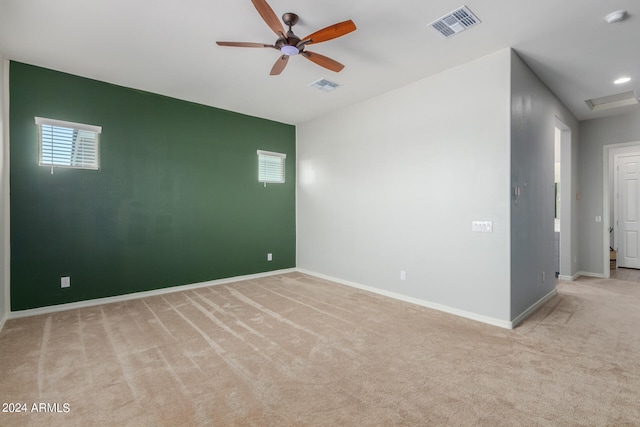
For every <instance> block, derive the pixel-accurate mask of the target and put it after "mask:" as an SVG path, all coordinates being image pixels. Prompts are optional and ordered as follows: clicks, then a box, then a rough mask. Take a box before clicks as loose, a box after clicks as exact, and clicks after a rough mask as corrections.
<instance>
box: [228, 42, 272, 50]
mask: <svg viewBox="0 0 640 427" xmlns="http://www.w3.org/2000/svg"><path fill="white" fill-rule="evenodd" d="M216 44H217V45H218V46H231V47H272V48H274V49H277V48H276V47H275V46H274V45H271V44H264V43H247V42H216Z"/></svg>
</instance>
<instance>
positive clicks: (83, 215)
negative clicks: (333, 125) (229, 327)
mask: <svg viewBox="0 0 640 427" xmlns="http://www.w3.org/2000/svg"><path fill="white" fill-rule="evenodd" d="M9 80H10V86H9V87H10V92H9V94H10V110H9V113H10V150H11V153H10V157H11V159H10V166H11V167H10V174H11V177H10V179H11V181H10V186H11V195H10V202H11V218H10V221H11V229H10V231H11V310H12V311H17V310H24V309H31V308H36V307H43V306H49V305H54V304H61V303H70V302H75V301H82V300H88V299H94V298H101V297H109V296H115V295H123V294H129V293H133V292H140V291H147V290H152V289H159V288H166V287H170V286H176V285H184V284H191V283H198V282H204V281H208V280H214V279H221V278H228V277H234V276H241V275H246V274H254V273H260V272H267V271H272V270H278V269H283V268H291V267H295V264H296V260H295V253H296V247H295V245H296V235H295V233H296V225H295V176H296V173H295V158H296V156H295V155H296V153H295V127H294V126H291V125H286V124H282V123H277V122H273V121H269V120H265V119H260V118H256V117H250V116H246V115H242V114H238V113H233V112H229V111H225V110H220V109H216V108H212V107H207V106H203V105H199V104H194V103H189V102H185V101H180V100H176V99H172V98H168V97H164V96H160V95H156V94H152V93H146V92H141V91H137V90H133V89H129V88H124V87H120V86H115V85H111V84H108V83H103V82H99V81H95V80H90V79H86V78H82V77H77V76H73V75H69V74H65V73H60V72H56V71H52V70H48V69H43V68H39V67H35V66H31V65H26V64H22V63H18V62H11V64H10V75H9ZM35 116H40V117H46V118H52V119H59V120H66V121H71V122H79V123H86V124H92V125H98V126H102V134H101V135H100V170H98V171H92V170H78V169H63V168H56V169H55V170H54V173H53V174H51V169H50V168H49V167H42V166H39V165H38V132H37V126H36V124H35V122H34V117H35ZM256 150H268V151H276V152H281V153H286V154H287V160H286V163H285V164H286V177H287V182H286V183H284V184H268V185H267V187H264V185H263V184H261V183H259V182H258V156H257V154H256ZM267 252H271V253H273V261H270V262H269V261H267ZM62 276H70V277H71V287H70V288H64V289H63V288H61V287H60V278H61V277H62Z"/></svg>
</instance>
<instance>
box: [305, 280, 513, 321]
mask: <svg viewBox="0 0 640 427" xmlns="http://www.w3.org/2000/svg"><path fill="white" fill-rule="evenodd" d="M297 271H298V272H299V273H303V274H308V275H309V276H314V277H318V278H320V279H324V280H329V281H331V282H335V283H339V284H341V285H346V286H350V287H352V288H357V289H361V290H363V291H368V292H373V293H375V294H379V295H383V296H385V297H389V298H393V299H397V300H400V301H404V302H408V303H411V304H416V305H420V306H422V307H427V308H431V309H434V310H438V311H442V312H444V313H449V314H453V315H456V316H458V317H464V318H466V319H471V320H475V321H478V322H482V323H486V324H489V325H493V326H498V327H500V328H504V329H513V326H512V323H513V322H509V321H507V320H500V319H496V318H494V317H489V316H483V315H481V314H476V313H472V312H470V311H464V310H458V309H457V308H452V307H448V306H446V305H442V304H437V303H434V302H430V301H426V300H423V299H419V298H414V297H410V296H407V295H402V294H397V293H395V292H389V291H385V290H383V289H378V288H374V287H371V286H367V285H362V284H360V283H355V282H350V281H348V280H343V279H338V278H336V277H331V276H327V275H325V274H320V273H316V272H313V271H309V270H305V269H302V268H298V269H297Z"/></svg>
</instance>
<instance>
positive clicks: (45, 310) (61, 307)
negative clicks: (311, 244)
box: [7, 268, 296, 319]
mask: <svg viewBox="0 0 640 427" xmlns="http://www.w3.org/2000/svg"><path fill="white" fill-rule="evenodd" d="M295 271H296V269H295V268H287V269H282V270H274V271H267V272H264V273H256V274H247V275H245V276H235V277H229V278H225V279H217V280H209V281H207V282H199V283H192V284H188V285H179V286H170V287H168V288H162V289H154V290H152V291H144V292H135V293H132V294H126V295H117V296H114V297H106V298H96V299H91V300H86V301H78V302H72V303H68V304H58V305H50V306H47V307H38V308H32V309H28V310H20V311H12V312H10V313H9V316H8V317H7V318H8V319H18V318H21V317H29V316H38V315H40V314H51V313H57V312H60V311H66V310H75V309H78V308H85V307H93V306H96V305H102V304H111V303H114V302H122V301H130V300H135V299H140V298H146V297H152V296H157V295H165V294H171V293H174V292H184V291H189V290H192V289H198V288H204V287H207V286H217V285H226V284H228V283H234V282H241V281H243V280H252V279H259V278H262V277H269V276H275V275H278V274H286V273H294V272H295Z"/></svg>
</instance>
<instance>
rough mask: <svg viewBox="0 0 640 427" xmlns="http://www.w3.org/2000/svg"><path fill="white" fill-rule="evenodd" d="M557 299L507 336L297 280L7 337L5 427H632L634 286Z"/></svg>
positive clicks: (52, 319) (144, 302)
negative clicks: (11, 405)
mask: <svg viewBox="0 0 640 427" xmlns="http://www.w3.org/2000/svg"><path fill="white" fill-rule="evenodd" d="M558 292H559V294H558V296H557V297H555V298H553V299H552V300H550V301H549V302H548V303H547V305H545V306H544V307H543V308H542V309H540V310H539V311H538V312H537V313H535V314H534V315H533V316H532V317H530V318H529V319H528V320H526V321H525V322H524V323H523V324H522V325H521V326H520V327H518V328H517V329H515V330H513V331H508V330H503V329H500V328H497V327H494V326H489V325H484V324H481V323H476V322H473V321H470V320H466V319H462V318H457V317H455V316H451V315H447V314H444V313H440V312H437V311H433V310H429V309H426V308H422V307H418V306H414V305H411V304H407V303H403V302H399V301H396V300H393V299H388V298H385V297H382V296H378V295H375V294H370V293H367V292H363V291H359V290H355V289H351V288H348V287H344V286H341V285H336V284H332V283H329V282H326V281H322V280H319V279H316V278H312V277H310V276H305V275H302V274H298V273H292V274H287V275H281V276H273V277H270V278H265V279H259V280H252V281H245V282H238V283H235V284H231V285H220V286H216V287H209V288H202V289H199V290H194V291H186V292H180V293H174V294H168V295H165V296H157V297H150V298H146V299H140V300H135V301H129V302H123V303H115V304H109V305H103V306H98V307H93V308H84V309H79V310H71V311H67V312H62V313H57V314H51V315H42V316H37V317H31V318H23V319H14V320H10V321H8V322H7V323H6V325H5V328H4V330H3V331H2V333H0V384H1V385H0V402H2V403H3V406H4V407H3V409H10V408H9V407H8V405H4V404H5V403H7V404H8V403H20V404H22V403H25V404H26V407H27V408H26V409H27V412H26V413H6V412H2V413H0V425H2V426H14V425H16V426H17V425H34V426H111V425H113V426H115V425H128V426H178V425H180V426H188V425H194V426H199V425H202V426H204V425H206V426H234V425H238V426H240V425H254V426H293V425H295V426H305V425H309V426H337V425H344V426H368V425H372V426H373V425H380V426H393V425H407V426H423V425H427V426H441V425H442V426H447V425H454V426H475V425H481V426H484V425H486V426H501V425H504V426H536V425H541V426H624V425H629V426H630V425H634V426H637V425H640V286H639V285H638V284H637V283H629V282H622V281H615V280H593V279H591V280H589V279H581V280H579V281H576V282H561V283H559V286H558ZM34 403H35V404H36V408H41V407H40V406H39V404H40V403H44V404H45V405H44V408H45V409H46V410H47V411H52V410H53V411H56V412H46V411H45V412H32V409H33V404H34ZM46 404H49V405H48V406H47V405H46ZM65 404H66V405H65ZM23 408H24V407H23ZM14 409H15V405H14Z"/></svg>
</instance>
